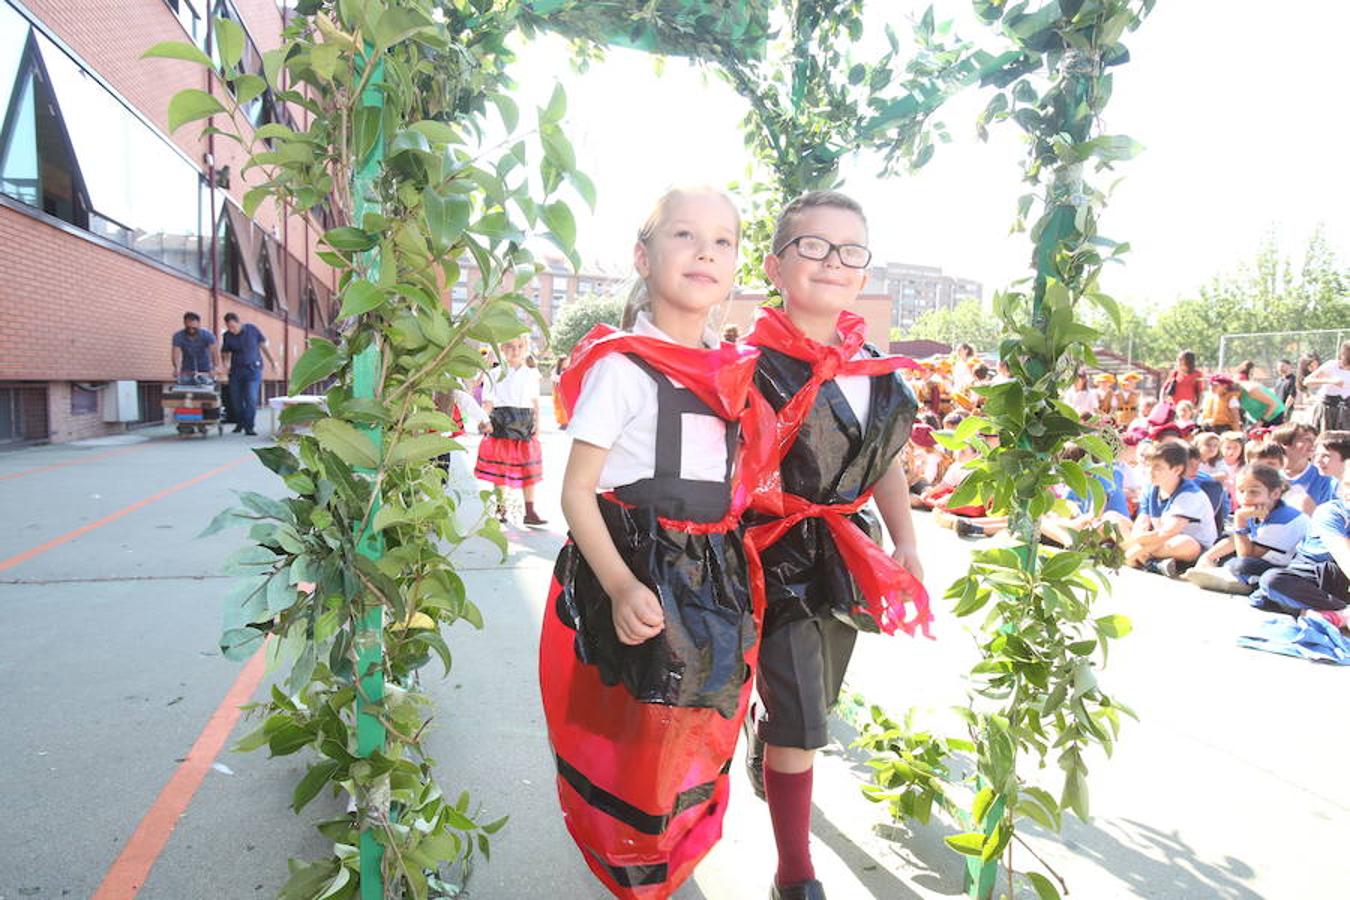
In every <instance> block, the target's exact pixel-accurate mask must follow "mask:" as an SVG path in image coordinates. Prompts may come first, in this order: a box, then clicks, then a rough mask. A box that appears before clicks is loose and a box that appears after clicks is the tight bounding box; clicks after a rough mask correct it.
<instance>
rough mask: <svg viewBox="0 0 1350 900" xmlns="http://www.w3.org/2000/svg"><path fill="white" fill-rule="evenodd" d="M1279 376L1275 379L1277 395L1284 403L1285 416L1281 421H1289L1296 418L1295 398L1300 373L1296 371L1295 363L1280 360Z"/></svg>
mask: <svg viewBox="0 0 1350 900" xmlns="http://www.w3.org/2000/svg"><path fill="white" fill-rule="evenodd" d="M1277 371H1278V372H1279V377H1278V378H1276V379H1275V396H1276V397H1279V398H1280V402H1281V403H1283V404H1284V418H1283V419H1282V420H1281V421H1284V422H1288V421H1290V420H1291V419H1293V418H1294V400H1295V399H1296V397H1297V396H1298V375H1297V374H1296V373H1295V372H1294V364H1293V363H1291V362H1290V361H1289V360H1287V359H1282V360H1280V363H1279V366H1278V367H1277Z"/></svg>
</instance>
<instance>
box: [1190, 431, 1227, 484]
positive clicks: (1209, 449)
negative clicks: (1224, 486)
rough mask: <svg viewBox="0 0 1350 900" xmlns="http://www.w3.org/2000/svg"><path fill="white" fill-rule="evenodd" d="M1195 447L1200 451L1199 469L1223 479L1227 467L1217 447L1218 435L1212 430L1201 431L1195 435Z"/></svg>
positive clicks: (1220, 479)
mask: <svg viewBox="0 0 1350 900" xmlns="http://www.w3.org/2000/svg"><path fill="white" fill-rule="evenodd" d="M1195 447H1196V449H1197V450H1199V451H1200V471H1201V472H1204V473H1205V474H1206V475H1212V476H1213V477H1214V478H1217V479H1218V480H1219V481H1223V479H1224V476H1226V475H1227V474H1228V467H1227V465H1225V464H1224V461H1223V452H1222V451H1221V450H1220V448H1219V436H1218V435H1217V434H1215V433H1214V432H1212V431H1202V432H1200V433H1199V434H1197V435H1196V436H1195Z"/></svg>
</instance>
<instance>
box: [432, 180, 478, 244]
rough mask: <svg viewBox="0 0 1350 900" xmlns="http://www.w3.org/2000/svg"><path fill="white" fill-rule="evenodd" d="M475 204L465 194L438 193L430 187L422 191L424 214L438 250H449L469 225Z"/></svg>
mask: <svg viewBox="0 0 1350 900" xmlns="http://www.w3.org/2000/svg"><path fill="white" fill-rule="evenodd" d="M472 213H473V204H472V203H471V202H470V201H469V198H468V197H465V196H464V195H463V194H438V193H437V192H436V191H435V190H433V189H432V188H430V187H428V188H427V189H426V190H425V191H423V192H422V214H423V215H424V216H425V217H426V220H427V228H428V229H430V231H431V239H432V241H433V242H434V243H435V244H436V249H438V250H448V249H449V248H450V247H451V245H453V244H454V242H455V241H457V240H458V239H459V236H460V235H462V234H463V233H464V229H465V228H467V227H468V225H469V217H470V215H472Z"/></svg>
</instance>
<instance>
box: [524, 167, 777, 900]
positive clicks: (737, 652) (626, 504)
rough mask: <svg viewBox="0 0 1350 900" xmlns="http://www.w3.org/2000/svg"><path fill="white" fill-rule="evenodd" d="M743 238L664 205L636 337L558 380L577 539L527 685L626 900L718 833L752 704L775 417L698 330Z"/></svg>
mask: <svg viewBox="0 0 1350 900" xmlns="http://www.w3.org/2000/svg"><path fill="white" fill-rule="evenodd" d="M739 229H740V220H739V217H738V215H737V213H736V210H735V208H734V207H733V206H732V204H731V201H730V200H728V199H727V197H726V196H725V195H724V194H721V193H719V192H716V191H711V190H680V191H672V192H671V193H669V194H667V195H666V196H665V197H663V198H662V200H661V201H660V203H659V204H658V205H657V208H656V210H655V212H654V213H653V214H652V216H651V218H650V219H649V220H648V221H647V223H646V225H644V226H643V228H642V230H641V232H639V236H638V242H637V245H636V247H635V250H634V263H635V266H636V268H637V271H638V273H639V275H640V276H641V278H642V282H643V284H641V285H639V291H638V292H635V298H634V300H630V303H629V309H628V310H627V311H626V312H625V323H624V324H625V326H626V327H630V328H631V331H628V332H624V331H615V330H614V329H611V328H609V327H608V326H603V325H601V326H597V327H596V329H594V330H593V331H592V332H591V333H590V334H589V335H587V337H586V338H585V339H584V340H583V341H582V343H580V344H579V345H578V346H577V349H576V350H574V351H573V354H572V360H571V363H570V365H569V366H568V368H567V370H566V371H565V372H564V373H563V375H562V378H561V380H560V382H559V389H560V390H561V391H562V393H563V402H564V404H565V406H566V407H567V408H568V410H569V412H570V413H571V420H570V422H569V426H568V432H569V434H570V435H571V436H572V452H571V456H570V458H569V460H568V463H567V472H566V474H565V475H564V479H563V498H562V499H563V512H564V514H565V515H566V517H567V523H568V526H569V527H570V529H571V539H570V540H569V542H568V543H567V545H566V546H565V547H564V548H563V550H562V552H561V553H560V554H559V556H558V562H557V566H556V567H555V569H554V581H553V584H552V587H551V590H550V596H549V602H548V605H547V608H546V610H545V614H544V626H543V634H542V636H541V639H540V650H539V680H540V688H541V691H542V694H543V701H544V712H545V717H546V719H547V722H548V734H549V741H550V743H551V744H552V747H553V751H554V755H555V759H556V763H557V769H558V778H557V785H558V793H559V797H560V800H561V803H562V808H563V815H564V819H565V822H566V824H567V828H568V830H569V831H570V832H571V834H572V837H573V839H574V840H575V841H576V843H577V845H578V847H579V848H580V849H581V851H582V854H583V856H584V857H585V860H586V862H587V864H588V865H589V866H590V868H591V871H592V872H594V873H595V875H596V877H597V878H599V879H600V881H601V882H602V883H603V884H604V885H605V886H606V887H607V888H608V889H609V890H610V891H611V892H613V893H614V894H615V895H616V896H619V897H639V896H640V897H643V898H664V897H668V896H670V894H671V893H672V892H673V891H675V890H676V888H678V887H679V885H680V884H681V882H683V881H684V880H685V879H686V878H687V877H688V876H689V874H690V873H691V872H692V871H693V869H694V866H695V865H697V864H698V862H699V860H701V859H702V858H703V856H704V855H705V854H706V853H707V852H708V850H709V849H711V848H712V846H713V844H715V843H716V841H717V840H718V838H719V837H720V836H721V830H722V817H723V815H724V813H725V811H726V806H727V791H728V776H727V771H728V768H729V767H730V763H731V758H732V754H733V753H734V751H735V748H736V740H737V738H738V736H739V733H740V724H741V721H742V719H743V718H744V716H745V710H746V708H747V706H748V704H749V694H750V686H751V678H750V675H751V672H752V671H753V666H754V660H755V652H756V647H757V641H758V623H757V620H756V616H755V614H754V610H753V608H752V605H751V595H750V588H749V584H748V581H747V568H746V559H745V551H744V549H743V546H742V541H741V532H740V526H739V518H740V513H741V512H742V510H743V509H744V508H745V507H746V505H747V504H748V502H749V496H748V489H747V488H746V487H743V486H741V485H742V480H743V479H751V480H750V481H746V482H745V483H746V484H753V483H756V482H758V480H759V476H757V475H756V474H755V473H757V472H758V471H760V470H762V469H763V467H764V462H763V459H767V455H768V449H769V443H768V436H769V435H770V433H771V431H772V427H773V417H772V412H771V411H770V410H769V409H768V407H767V405H765V404H764V402H763V400H762V399H758V398H753V390H752V382H753V379H754V362H755V358H756V353H755V351H754V350H752V349H751V348H749V347H746V346H738V345H735V344H730V343H719V342H718V341H717V339H716V335H715V334H714V333H713V332H711V331H710V330H708V328H707V317H708V311H709V310H710V309H712V308H713V307H714V306H716V305H717V304H719V303H721V302H722V301H724V300H725V299H726V298H727V296H728V295H729V293H730V291H731V289H732V280H733V277H734V275H735V271H736V253H737V245H738V240H739ZM642 293H645V295H646V297H647V298H649V304H650V305H649V310H650V311H649V312H648V311H638V310H641V307H642V306H643V303H642V302H641V301H640V296H641V294H642ZM635 311H636V314H635V315H634V314H633V313H634V312H635ZM756 410H757V411H758V419H756V413H755V411H756ZM738 433H739V437H741V438H744V440H743V441H741V442H738ZM757 435H759V436H760V437H757ZM738 448H739V450H738ZM755 448H759V451H758V452H759V456H760V457H761V458H762V459H761V460H760V461H759V462H757V461H756V458H755V456H754V453H755V452H756V451H755ZM563 893H564V894H566V892H565V891H564V892H563Z"/></svg>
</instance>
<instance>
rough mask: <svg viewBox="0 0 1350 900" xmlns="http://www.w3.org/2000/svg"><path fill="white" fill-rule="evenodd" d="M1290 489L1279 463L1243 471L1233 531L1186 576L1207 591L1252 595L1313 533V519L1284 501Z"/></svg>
mask: <svg viewBox="0 0 1350 900" xmlns="http://www.w3.org/2000/svg"><path fill="white" fill-rule="evenodd" d="M1285 487H1286V482H1285V480H1284V475H1283V474H1281V473H1280V470H1279V469H1277V468H1275V467H1274V466H1269V465H1266V464H1265V463H1253V464H1252V465H1250V466H1247V467H1246V468H1244V469H1242V471H1241V472H1239V473H1238V476H1237V488H1238V492H1237V494H1236V502H1237V503H1238V504H1239V505H1238V507H1237V508H1236V509H1234V510H1233V533H1232V534H1231V535H1228V536H1225V537H1224V538H1222V539H1221V540H1220V541H1218V542H1217V543H1216V544H1215V545H1214V546H1213V547H1210V548H1209V549H1208V550H1206V551H1205V552H1204V553H1203V554H1201V555H1200V559H1199V560H1198V561H1197V562H1196V564H1195V568H1194V569H1192V570H1191V571H1189V572H1187V573H1186V575H1185V578H1186V580H1187V581H1189V582H1191V583H1192V584H1197V585H1199V586H1200V587H1202V588H1205V589H1206V590H1211V591H1222V592H1224V593H1229V594H1250V593H1251V592H1252V591H1254V590H1256V583H1257V580H1258V579H1260V577H1261V576H1262V575H1263V574H1264V573H1265V572H1267V571H1268V570H1270V569H1274V568H1278V567H1280V566H1287V565H1289V563H1290V562H1291V561H1292V560H1293V558H1294V551H1295V550H1296V549H1297V548H1298V545H1299V542H1300V541H1302V540H1303V537H1304V535H1305V534H1306V533H1307V531H1308V517H1307V516H1305V515H1304V514H1303V513H1302V512H1300V511H1299V510H1297V509H1295V508H1294V507H1292V506H1290V505H1289V504H1288V503H1285V502H1284V499H1283V498H1282V497H1281V495H1282V494H1283V493H1284V491H1285ZM1225 559H1226V560H1227V562H1226V563H1225Z"/></svg>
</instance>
